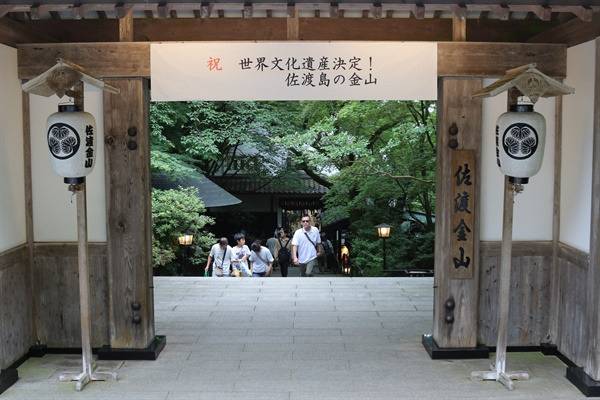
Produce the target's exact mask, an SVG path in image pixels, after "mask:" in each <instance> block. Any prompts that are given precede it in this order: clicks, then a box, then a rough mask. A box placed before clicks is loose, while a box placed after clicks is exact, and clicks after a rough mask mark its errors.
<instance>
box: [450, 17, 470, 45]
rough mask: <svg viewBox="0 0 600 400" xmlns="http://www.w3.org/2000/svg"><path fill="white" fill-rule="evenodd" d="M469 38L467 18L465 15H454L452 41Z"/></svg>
mask: <svg viewBox="0 0 600 400" xmlns="http://www.w3.org/2000/svg"><path fill="white" fill-rule="evenodd" d="M466 40H467V19H466V18H465V17H464V16H463V17H461V16H459V15H455V16H453V17H452V41H454V42H465V41H466Z"/></svg>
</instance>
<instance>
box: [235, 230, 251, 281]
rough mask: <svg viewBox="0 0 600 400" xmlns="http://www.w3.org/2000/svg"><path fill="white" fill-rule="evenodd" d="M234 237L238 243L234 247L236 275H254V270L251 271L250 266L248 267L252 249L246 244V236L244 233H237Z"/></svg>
mask: <svg viewBox="0 0 600 400" xmlns="http://www.w3.org/2000/svg"><path fill="white" fill-rule="evenodd" d="M233 239H234V240H235V243H236V244H235V246H233V247H232V252H233V256H232V260H231V262H232V267H233V270H232V271H234V274H235V275H236V276H238V274H241V275H242V276H252V272H250V268H249V267H248V257H249V256H250V249H249V248H248V246H246V236H245V235H244V234H243V233H236V234H235V235H233ZM235 271H237V272H235Z"/></svg>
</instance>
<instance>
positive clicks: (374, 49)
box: [150, 42, 437, 101]
mask: <svg viewBox="0 0 600 400" xmlns="http://www.w3.org/2000/svg"><path fill="white" fill-rule="evenodd" d="M150 49H151V52H150V55H151V57H150V59H151V78H152V91H151V97H152V100H153V101H184V100H435V99H437V44H436V43H432V42H259V43H256V42H193V43H153V44H151V46H150Z"/></svg>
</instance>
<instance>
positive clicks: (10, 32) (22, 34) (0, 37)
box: [0, 18, 58, 47]
mask: <svg viewBox="0 0 600 400" xmlns="http://www.w3.org/2000/svg"><path fill="white" fill-rule="evenodd" d="M57 41H58V40H57V39H56V38H55V37H53V36H52V35H49V34H47V33H46V32H44V31H41V32H40V31H38V30H37V29H36V28H35V27H33V26H32V25H31V24H29V23H27V22H21V21H15V20H13V19H11V18H0V43H3V44H5V45H7V46H13V47H14V46H16V45H18V44H21V43H52V42H57Z"/></svg>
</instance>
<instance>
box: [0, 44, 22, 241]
mask: <svg viewBox="0 0 600 400" xmlns="http://www.w3.org/2000/svg"><path fill="white" fill-rule="evenodd" d="M0 77H1V78H0V253H1V252H3V251H5V250H8V249H10V248H13V247H15V246H18V245H20V244H23V243H25V241H26V240H27V239H26V233H25V175H24V164H23V119H22V115H23V113H22V103H21V93H22V92H21V84H20V82H19V78H18V76H17V50H16V49H13V48H12V47H8V46H4V45H2V44H0Z"/></svg>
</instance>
